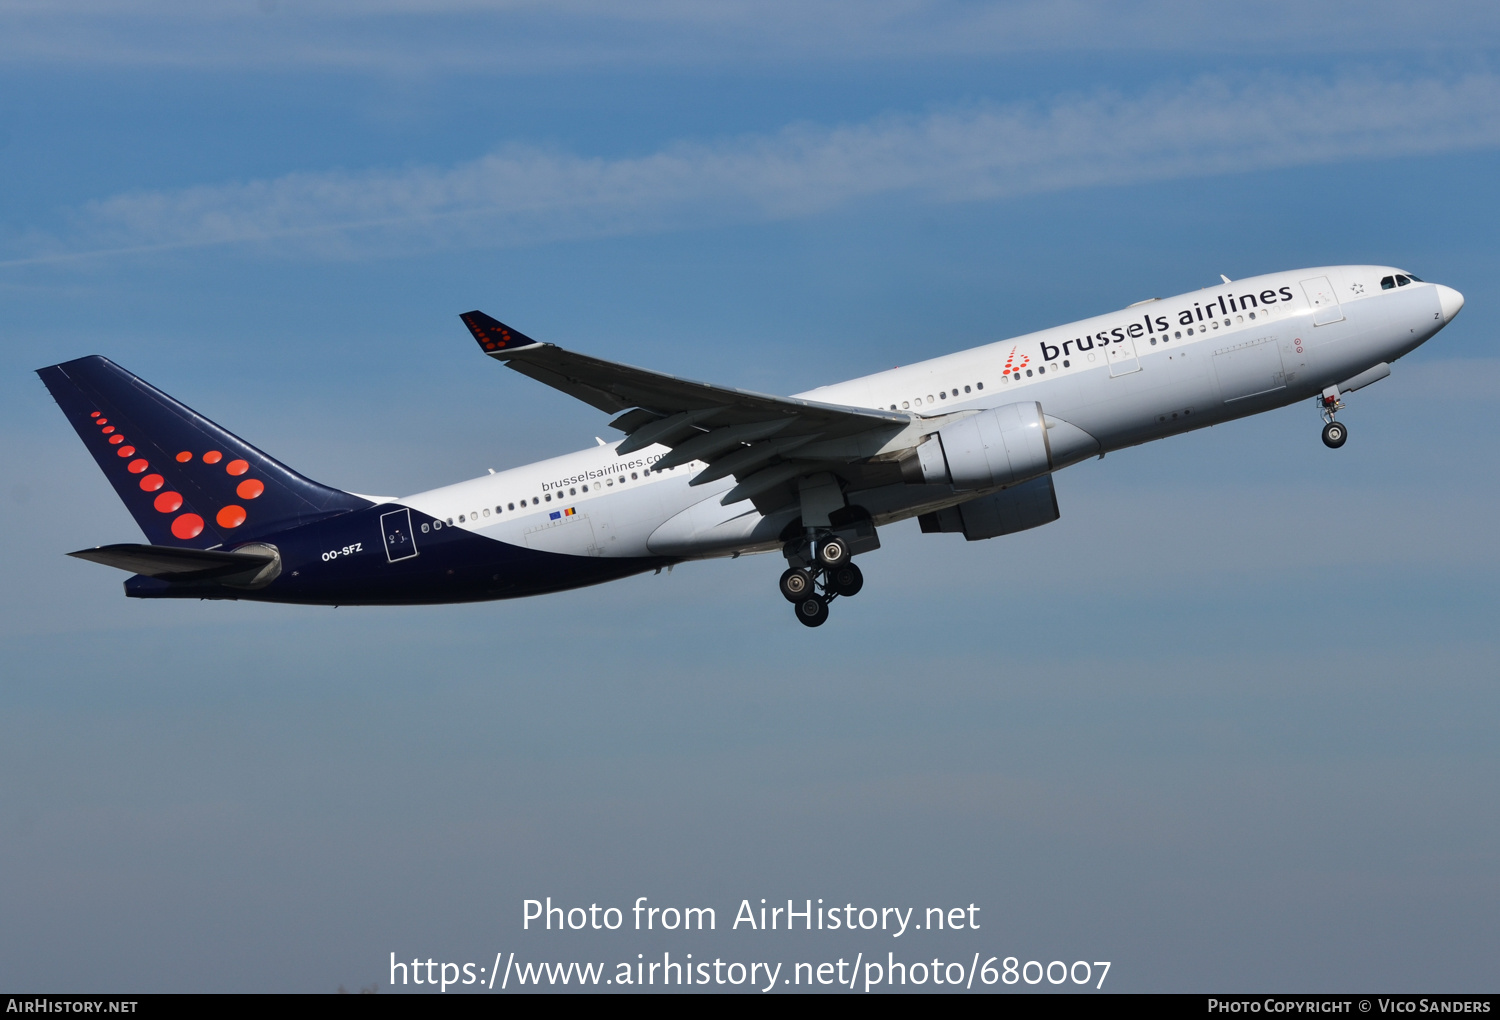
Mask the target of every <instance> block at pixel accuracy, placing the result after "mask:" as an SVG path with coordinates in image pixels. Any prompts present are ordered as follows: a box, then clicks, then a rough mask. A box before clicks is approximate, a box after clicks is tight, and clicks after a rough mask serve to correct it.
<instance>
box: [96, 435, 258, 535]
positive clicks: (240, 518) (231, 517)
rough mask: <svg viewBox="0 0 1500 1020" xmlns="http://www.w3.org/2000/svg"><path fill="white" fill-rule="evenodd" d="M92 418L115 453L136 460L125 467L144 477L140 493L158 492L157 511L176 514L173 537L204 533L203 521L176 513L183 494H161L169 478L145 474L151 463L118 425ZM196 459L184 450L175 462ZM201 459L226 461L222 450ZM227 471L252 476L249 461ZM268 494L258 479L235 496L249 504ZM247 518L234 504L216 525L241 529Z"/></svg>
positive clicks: (248, 481)
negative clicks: (129, 441) (138, 451)
mask: <svg viewBox="0 0 1500 1020" xmlns="http://www.w3.org/2000/svg"><path fill="white" fill-rule="evenodd" d="M89 418H91V419H92V420H93V423H94V424H95V425H97V426H99V432H100V434H101V435H104V436H107V437H108V439H107V442H108V443H109V445H111V446H113V447H115V448H116V449H115V452H116V453H117V454H119V456H121V457H126V458H134V459H133V460H131V461H130V463H129V464H127V465H126V470H127V471H129V472H130V473H131V474H133V475H141V476H142V477H141V479H140V483H139V484H140V487H141V491H143V492H154V493H156V496H155V498H153V499H152V501H151V505H152V506H153V507H155V508H156V511H157V512H158V513H163V514H177V516H176V517H174V518H173V519H172V534H173V535H174V536H175V537H176V538H178V539H181V540H182V541H187V540H188V539H192V538H197V537H198V536H199V535H201V534H203V528H204V523H203V518H202V517H200V516H199V515H198V514H195V513H180V514H179V513H177V511H179V510H181V509H182V508H183V498H182V493H180V492H175V491H173V490H170V489H167V490H166V491H162V490H163V489H164V488H165V486H166V484H167V480H166V478H165V477H163V476H162V475H161V474H159V473H158V472H155V471H152V472H151V473H150V474H146V472H147V471H148V470H149V469H150V467H151V462H150V461H148V460H147V459H146V458H144V457H136V456H135V455H136V448H135V447H134V446H131V445H130V444H129V443H127V442H126V439H125V434H124V433H122V432H120V431H119V429H118V426H115V425H111V424H109V419H108V418H106V417H104V414H103V412H101V411H90V412H89ZM193 456H194V455H193V451H191V450H182V451H180V452H179V453H178V454H177V455H176V457H175V458H174V459H175V460H176V461H177V463H179V464H187V463H189V462H190V461H191V460H192V459H193ZM200 459H201V460H202V461H203V463H205V464H218V463H219V462H220V461H222V460H223V459H224V453H223V451H221V450H208V451H207V452H205V453H204V454H203V455H202V457H201V458H200ZM224 470H225V472H227V473H228V474H229V475H230V476H231V477H233V478H239V477H240V476H242V475H245V474H248V473H249V471H250V462H249V461H247V460H244V459H243V458H238V457H237V458H235V459H234V460H231V461H230V462H229V463H227V464H225V465H224ZM265 491H266V484H265V483H264V482H262V481H261V480H260V479H258V478H245V479H244V480H243V481H241V482H240V483H239V484H238V485H236V486H235V489H234V492H235V495H236V496H238V497H239V498H240V499H242V500H246V501H249V500H252V499H256V498H258V497H259V496H261V495H262V494H263V493H264V492H265ZM248 518H249V514H248V513H247V512H246V510H245V508H244V507H242V506H239V505H238V504H234V503H231V504H229V505H227V506H224V507H222V508H221V509H220V510H219V511H218V512H217V513H216V514H214V523H216V524H218V526H219V527H221V528H224V529H225V530H228V529H231V528H238V527H239V526H240V525H242V524H244V523H245V521H246V520H247V519H248Z"/></svg>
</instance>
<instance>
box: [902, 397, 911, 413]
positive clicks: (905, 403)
mask: <svg viewBox="0 0 1500 1020" xmlns="http://www.w3.org/2000/svg"><path fill="white" fill-rule="evenodd" d="M909 407H911V401H909V400H903V401H901V410H903V411H904V410H906V409H907V408H909Z"/></svg>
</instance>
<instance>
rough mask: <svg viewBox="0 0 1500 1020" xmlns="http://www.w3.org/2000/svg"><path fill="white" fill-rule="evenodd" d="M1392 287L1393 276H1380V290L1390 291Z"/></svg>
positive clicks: (1394, 284)
mask: <svg viewBox="0 0 1500 1020" xmlns="http://www.w3.org/2000/svg"><path fill="white" fill-rule="evenodd" d="M1394 286H1396V278H1395V277H1394V276H1382V277H1381V278H1380V289H1381V290H1390V289H1391V288H1392V287H1394Z"/></svg>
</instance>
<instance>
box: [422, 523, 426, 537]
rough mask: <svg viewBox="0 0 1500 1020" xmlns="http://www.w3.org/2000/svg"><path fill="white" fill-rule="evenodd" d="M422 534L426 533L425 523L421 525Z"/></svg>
mask: <svg viewBox="0 0 1500 1020" xmlns="http://www.w3.org/2000/svg"><path fill="white" fill-rule="evenodd" d="M422 534H424V535H425V534H427V525H425V524H424V525H422Z"/></svg>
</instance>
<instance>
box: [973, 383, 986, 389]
mask: <svg viewBox="0 0 1500 1020" xmlns="http://www.w3.org/2000/svg"><path fill="white" fill-rule="evenodd" d="M974 386H975V387H976V388H977V389H981V390H982V389H984V383H975V384H974Z"/></svg>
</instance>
